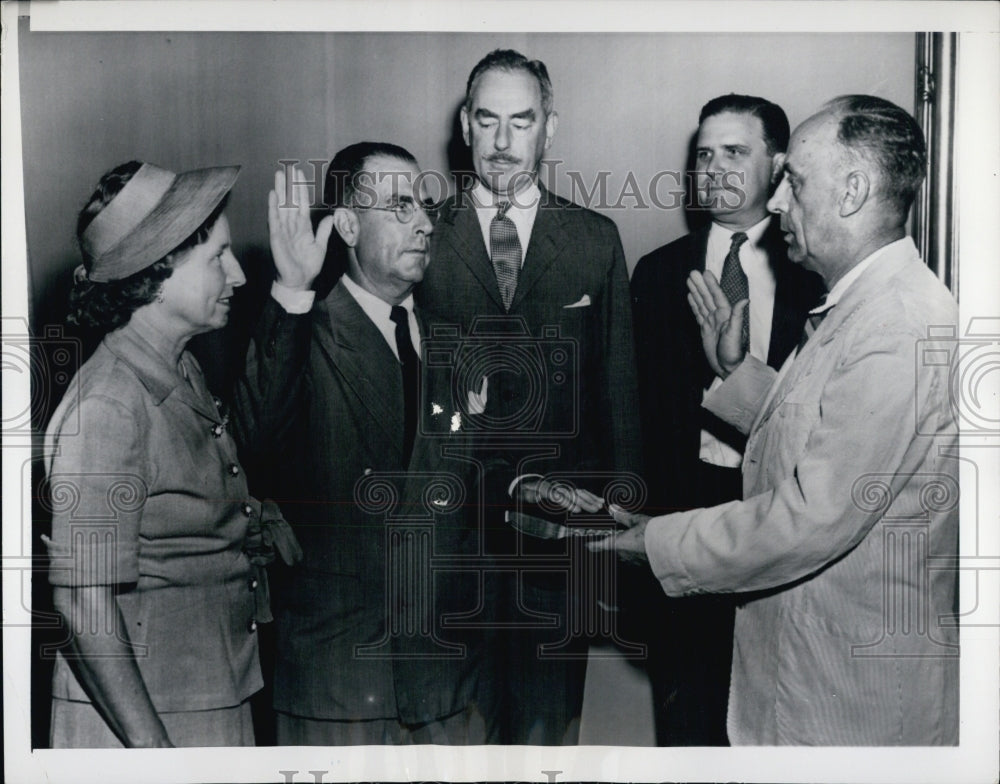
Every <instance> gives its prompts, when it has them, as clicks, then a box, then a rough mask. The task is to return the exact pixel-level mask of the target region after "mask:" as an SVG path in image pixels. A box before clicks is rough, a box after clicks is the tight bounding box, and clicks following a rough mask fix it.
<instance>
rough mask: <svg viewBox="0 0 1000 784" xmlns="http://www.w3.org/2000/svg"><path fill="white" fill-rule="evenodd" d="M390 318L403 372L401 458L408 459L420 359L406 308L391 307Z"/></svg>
mask: <svg viewBox="0 0 1000 784" xmlns="http://www.w3.org/2000/svg"><path fill="white" fill-rule="evenodd" d="M390 318H391V319H392V320H393V323H395V325H396V351H397V352H399V361H400V363H401V365H402V372H403V404H404V406H405V408H406V410H405V412H404V414H405V415H404V417H403V458H404V460H409V459H410V452H411V451H412V450H413V439H414V437H415V436H416V433H417V388H418V386H419V384H420V359H419V358H418V357H417V352H416V351H414V350H413V339H412V338H411V337H410V319H409V315H408V314H407V312H406V308H404V307H402V306H401V305H393V307H392V314H391V316H390Z"/></svg>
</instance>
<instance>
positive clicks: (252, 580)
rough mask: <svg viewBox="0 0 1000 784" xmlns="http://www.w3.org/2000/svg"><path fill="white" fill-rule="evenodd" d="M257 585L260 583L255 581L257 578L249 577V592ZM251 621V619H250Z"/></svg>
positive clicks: (254, 589) (255, 588)
mask: <svg viewBox="0 0 1000 784" xmlns="http://www.w3.org/2000/svg"><path fill="white" fill-rule="evenodd" d="M258 585H260V583H258V582H257V578H256V577H251V578H250V590H251V592H252V591H256V590H257V586H258ZM251 623H252V621H251Z"/></svg>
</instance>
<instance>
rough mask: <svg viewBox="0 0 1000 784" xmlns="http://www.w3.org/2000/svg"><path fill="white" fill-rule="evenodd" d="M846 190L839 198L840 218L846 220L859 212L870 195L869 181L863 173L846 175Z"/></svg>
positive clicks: (855, 172) (853, 172) (857, 172)
mask: <svg viewBox="0 0 1000 784" xmlns="http://www.w3.org/2000/svg"><path fill="white" fill-rule="evenodd" d="M846 186H847V187H846V188H845V189H844V193H843V195H842V196H841V197H840V217H841V218H847V217H849V216H851V215H853V214H854V213H856V212H857V211H858V210H860V209H861V208H862V207H863V206H864V204H865V202H866V201H868V196H869V194H870V193H871V181H870V180H869V179H868V175H867V174H865V173H864V172H863V171H857V170H855V171H852V172H851V173H850V174H848V175H847V182H846Z"/></svg>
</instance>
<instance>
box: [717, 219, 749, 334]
mask: <svg viewBox="0 0 1000 784" xmlns="http://www.w3.org/2000/svg"><path fill="white" fill-rule="evenodd" d="M746 241H747V235H746V232H743V231H737V232H735V233H734V234H733V239H732V243H731V244H730V246H729V253H727V254H726V261H725V262H724V263H723V265H722V276H721V277H720V278H719V286H721V287H722V292H723V294H725V295H726V298H727V299H728V300H729V304H730V305H735V304H736V303H737V302H739V301H740V300H741V299H749V297H750V281H748V280H747V274H746V273H745V272H744V271H743V266H742V265H741V264H740V246H741V245H742V244H743V243H744V242H746ZM743 349H744V350H749V349H750V311H749V309H748V310H747V312H746V315H745V317H744V319H743Z"/></svg>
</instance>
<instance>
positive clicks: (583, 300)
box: [563, 294, 590, 310]
mask: <svg viewBox="0 0 1000 784" xmlns="http://www.w3.org/2000/svg"><path fill="white" fill-rule="evenodd" d="M589 304H590V295H589V294H584V295H583V296H582V297H580V299H578V300H577V301H576V302H574V303H573V304H572V305H563V309H564V310H565V309H566V308H585V307H587V305H589Z"/></svg>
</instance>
